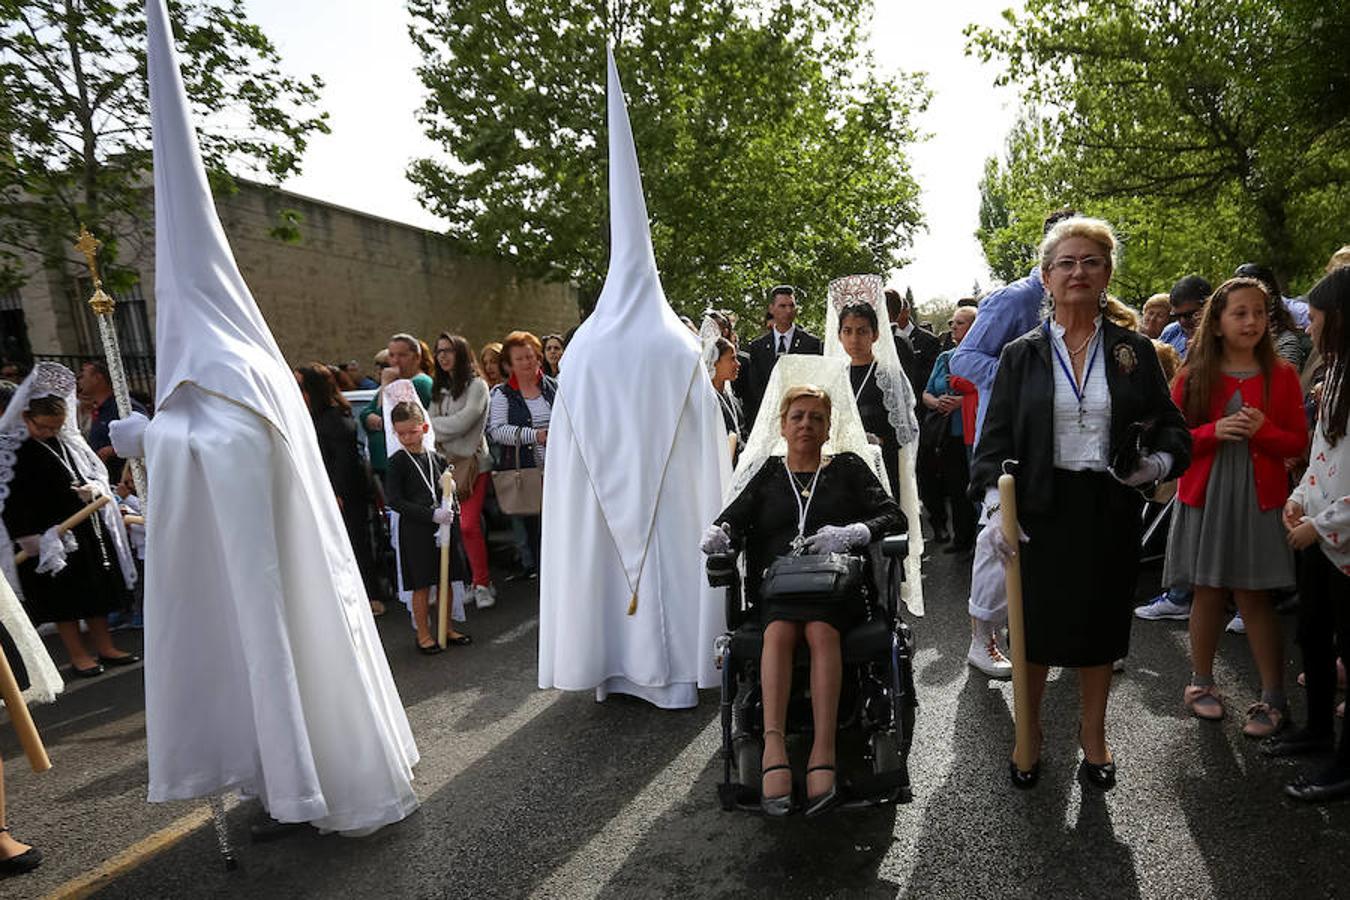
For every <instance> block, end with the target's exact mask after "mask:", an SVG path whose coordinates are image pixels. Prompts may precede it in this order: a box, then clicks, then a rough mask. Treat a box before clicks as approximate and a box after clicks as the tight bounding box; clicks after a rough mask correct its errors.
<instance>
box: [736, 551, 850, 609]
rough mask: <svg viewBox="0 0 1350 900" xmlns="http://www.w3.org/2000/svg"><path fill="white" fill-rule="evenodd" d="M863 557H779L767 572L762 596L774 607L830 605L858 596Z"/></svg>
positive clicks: (832, 555) (826, 555)
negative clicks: (814, 604)
mask: <svg viewBox="0 0 1350 900" xmlns="http://www.w3.org/2000/svg"><path fill="white" fill-rule="evenodd" d="M862 584H863V561H862V557H859V556H853V555H851V554H848V553H821V554H803V555H800V556H780V557H778V558H777V559H775V560H774V561H773V562H772V563H770V564H769V568H767V569H766V570H765V571H764V580H763V582H762V583H761V585H760V595H761V597H762V598H763V599H764V600H765V601H772V602H774V603H827V602H831V601H844V600H847V599H849V598H851V597H855V596H857V594H858V593H859V591H861V589H862Z"/></svg>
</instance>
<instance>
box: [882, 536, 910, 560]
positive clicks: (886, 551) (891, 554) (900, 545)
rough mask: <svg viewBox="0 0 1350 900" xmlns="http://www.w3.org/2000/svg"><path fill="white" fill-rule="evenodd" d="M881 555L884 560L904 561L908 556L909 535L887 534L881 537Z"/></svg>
mask: <svg viewBox="0 0 1350 900" xmlns="http://www.w3.org/2000/svg"><path fill="white" fill-rule="evenodd" d="M881 555H882V556H883V557H884V558H886V559H904V558H905V557H906V556H909V535H907V534H888V535H886V536H885V537H883V538H882V539H881Z"/></svg>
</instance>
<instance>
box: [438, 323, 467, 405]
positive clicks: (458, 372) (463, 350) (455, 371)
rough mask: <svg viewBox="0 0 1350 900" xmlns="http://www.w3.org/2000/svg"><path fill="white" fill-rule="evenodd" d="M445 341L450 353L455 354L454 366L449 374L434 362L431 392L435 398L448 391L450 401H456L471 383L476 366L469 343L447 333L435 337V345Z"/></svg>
mask: <svg viewBox="0 0 1350 900" xmlns="http://www.w3.org/2000/svg"><path fill="white" fill-rule="evenodd" d="M441 341H446V342H448V343H449V344H450V352H451V353H453V354H455V365H454V366H453V367H452V368H451V370H450V371H449V372H447V371H445V370H444V369H442V368H441V364H440V361H439V360H437V362H436V375H435V381H434V382H433V384H432V389H431V392H432V394H433V395H435V396H440V393H441V391H449V392H450V399H451V400H458V399H459V398H460V395H461V394H463V393H464V389H465V388H467V387H468V386H469V382H471V381H473V379H474V376H475V375H477V374H478V373H477V372H476V369H477V366H476V365H475V363H474V358H473V351H472V350H470V349H469V342H468V341H466V340H465V339H464V338H462V337H460V336H459V335H457V334H451V333H450V332H448V331H442V332H441V333H440V334H439V335H437V337H436V343H438V344H439V343H440V342H441Z"/></svg>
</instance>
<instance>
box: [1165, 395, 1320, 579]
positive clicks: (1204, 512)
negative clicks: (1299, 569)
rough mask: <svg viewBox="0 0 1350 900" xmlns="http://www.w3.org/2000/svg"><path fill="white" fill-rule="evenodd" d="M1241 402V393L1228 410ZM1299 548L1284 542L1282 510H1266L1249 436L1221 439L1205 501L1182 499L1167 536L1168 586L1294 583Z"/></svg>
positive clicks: (1232, 410)
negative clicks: (1196, 502)
mask: <svg viewBox="0 0 1350 900" xmlns="http://www.w3.org/2000/svg"><path fill="white" fill-rule="evenodd" d="M1241 406H1242V397H1241V395H1240V394H1238V393H1237V392H1234V393H1233V396H1232V397H1230V398H1229V400H1228V404H1227V405H1226V407H1225V409H1224V412H1225V413H1226V414H1231V413H1234V412H1236V411H1237V410H1238V409H1240V408H1241ZM1295 581H1296V575H1295V572H1294V552H1293V551H1292V550H1290V549H1289V545H1288V544H1287V543H1286V542H1285V532H1284V524H1283V523H1282V522H1281V521H1280V509H1279V508H1278V507H1277V508H1275V509H1271V510H1266V511H1265V512H1262V510H1261V506H1260V504H1259V503H1258V502H1257V498H1256V479H1255V477H1254V476H1253V474H1252V458H1251V451H1250V450H1249V449H1248V447H1247V442H1246V441H1222V442H1221V443H1220V444H1219V450H1218V453H1217V455H1216V457H1215V459H1214V468H1213V469H1211V470H1210V473H1209V484H1208V485H1207V486H1206V488H1205V505H1204V506H1203V507H1200V508H1196V507H1194V506H1187V505H1186V504H1184V503H1182V502H1181V501H1180V500H1178V501H1177V505H1176V507H1175V508H1174V509H1173V512H1172V529H1171V532H1170V533H1169V534H1168V537H1167V561H1166V562H1165V563H1164V564H1163V585H1164V586H1167V587H1192V586H1194V585H1200V586H1201V587H1224V588H1230V589H1233V590H1243V591H1267V590H1278V589H1283V588H1292V587H1294V585H1295Z"/></svg>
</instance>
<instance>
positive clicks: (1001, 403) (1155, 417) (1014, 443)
mask: <svg viewBox="0 0 1350 900" xmlns="http://www.w3.org/2000/svg"><path fill="white" fill-rule="evenodd" d="M1102 341H1103V344H1102V354H1103V356H1104V357H1105V362H1106V385H1107V389H1108V390H1109V391H1110V394H1111V445H1110V455H1111V457H1112V458H1113V457H1114V456H1115V453H1116V448H1117V447H1118V445H1119V443H1120V441H1121V438H1122V437H1123V435H1124V434H1125V431H1126V429H1127V428H1128V427H1129V426H1130V425H1131V424H1132V423H1135V422H1151V423H1152V432H1151V438H1150V443H1151V444H1152V446H1150V447H1149V448H1148V450H1149V451H1150V452H1158V451H1164V452H1167V453H1170V454H1172V471H1171V472H1169V473H1168V474H1167V478H1165V479H1163V480H1164V481H1166V480H1169V479H1172V478H1176V477H1177V476H1179V475H1180V474H1181V473H1182V472H1184V471H1185V470H1186V467H1187V466H1188V465H1190V461H1191V433H1190V430H1189V429H1188V428H1187V427H1186V420H1185V418H1183V417H1182V415H1181V411H1180V410H1178V409H1177V408H1176V405H1175V404H1174V403H1172V398H1171V396H1170V395H1169V393H1168V390H1167V380H1166V378H1164V377H1163V371H1162V366H1161V365H1159V363H1158V355H1157V353H1156V352H1155V351H1154V349H1153V342H1152V341H1150V340H1149V339H1148V338H1146V337H1144V336H1143V335H1141V334H1137V333H1136V332H1133V331H1128V330H1126V329H1124V328H1121V327H1120V326H1119V325H1116V324H1115V323H1113V322H1110V321H1106V320H1103V322H1102ZM1053 365H1054V362H1053V360H1052V359H1051V348H1050V338H1049V336H1048V335H1047V334H1046V330H1045V324H1044V323H1041V324H1040V325H1037V326H1036V327H1035V328H1034V329H1032V330H1031V331H1029V332H1027V333H1026V334H1024V335H1022V336H1021V337H1020V338H1018V339H1017V340H1015V341H1013V342H1012V343H1010V344H1008V345H1007V346H1006V347H1004V348H1003V353H1002V354H1001V355H1000V356H999V361H998V372H997V374H995V376H994V386H993V388H992V392H991V394H990V396H989V409H988V412H987V413H986V414H985V419H984V430H983V431H982V432H980V440H979V444H978V445H977V446H976V448H975V460H974V463H973V464H972V467H971V472H970V496H971V498H972V499H974V500H976V501H980V500H983V499H984V495H985V491H986V490H987V489H988V488H991V487H995V486H997V484H998V477H999V476H1000V475H1002V474H1003V461H1004V460H1009V459H1013V460H1017V461H1018V466H1017V469H1016V470H1015V472H1014V474H1015V475H1016V476H1017V504H1018V509H1019V510H1026V511H1029V512H1033V513H1047V512H1050V511H1051V510H1052V508H1053V507H1054V503H1055V499H1056V498H1055V497H1054V496H1053V493H1054V479H1053V477H1052V476H1053V474H1054V473H1053V470H1054V466H1055V412H1054V397H1055V380H1054V370H1053V368H1051V367H1052V366H1053Z"/></svg>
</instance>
